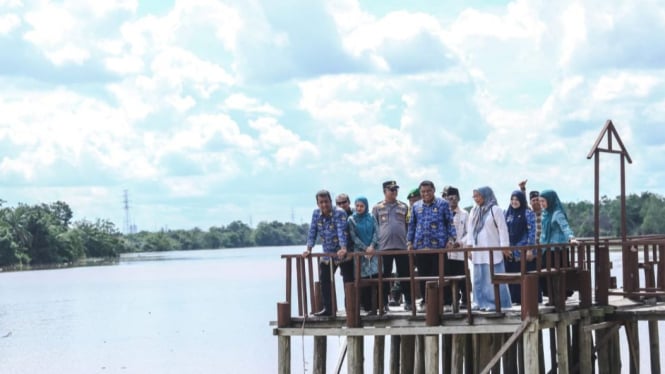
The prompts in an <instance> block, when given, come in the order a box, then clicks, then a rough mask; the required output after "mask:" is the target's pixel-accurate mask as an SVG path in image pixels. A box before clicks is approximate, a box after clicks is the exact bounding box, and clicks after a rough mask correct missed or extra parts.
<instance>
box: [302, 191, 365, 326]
mask: <svg viewBox="0 0 665 374" xmlns="http://www.w3.org/2000/svg"><path fill="white" fill-rule="evenodd" d="M316 205H317V206H318V208H317V209H314V211H313V212H312V221H311V223H310V225H309V233H308V235H307V249H306V250H305V252H304V253H303V257H307V256H309V255H310V253H312V248H313V247H314V245H315V244H316V239H317V237H318V236H320V237H321V246H322V247H323V252H324V253H329V254H330V255H331V257H324V259H323V261H320V262H319V282H321V294H322V298H323V309H321V310H320V311H318V312H316V313H314V315H316V316H331V315H332V313H333V309H332V294H331V284H332V277H333V276H334V274H335V270H336V268H337V264H336V263H335V260H342V259H344V258H345V257H346V243H347V234H346V225H347V223H346V218H347V217H346V212H344V210H342V209H340V208H333V206H332V199H331V198H330V192H328V191H326V190H321V191H319V192H317V193H316ZM349 262H351V263H353V262H352V261H349Z"/></svg>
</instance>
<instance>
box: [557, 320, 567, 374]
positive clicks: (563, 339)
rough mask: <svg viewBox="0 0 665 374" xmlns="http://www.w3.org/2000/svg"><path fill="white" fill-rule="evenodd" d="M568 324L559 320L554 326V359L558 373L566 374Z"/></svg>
mask: <svg viewBox="0 0 665 374" xmlns="http://www.w3.org/2000/svg"><path fill="white" fill-rule="evenodd" d="M568 360H569V357H568V325H567V324H566V323H565V322H559V323H557V326H556V361H557V369H558V370H559V371H558V372H559V373H560V374H568V372H569V370H568V369H569V365H568V363H569V362H568Z"/></svg>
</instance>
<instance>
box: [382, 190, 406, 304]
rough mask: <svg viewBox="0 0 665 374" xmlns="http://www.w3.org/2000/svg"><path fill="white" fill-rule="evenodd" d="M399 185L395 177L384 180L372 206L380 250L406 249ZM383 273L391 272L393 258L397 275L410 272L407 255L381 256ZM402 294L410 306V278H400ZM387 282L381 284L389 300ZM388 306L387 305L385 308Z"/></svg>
mask: <svg viewBox="0 0 665 374" xmlns="http://www.w3.org/2000/svg"><path fill="white" fill-rule="evenodd" d="M398 192H399V186H398V185H397V182H396V181H394V180H389V181H386V182H383V196H384V199H383V201H381V202H379V203H378V204H376V205H375V206H374V207H373V208H372V216H373V217H374V219H375V220H376V222H377V223H378V226H379V250H381V251H385V250H405V249H406V225H407V221H406V215H407V213H408V211H409V207H408V206H407V205H406V204H405V203H404V202H402V201H399V200H397V193H398ZM382 260H383V276H384V277H390V276H391V274H392V272H393V260H394V261H395V264H396V265H397V276H398V277H408V276H409V258H408V256H407V255H389V256H383V258H382ZM400 288H401V289H402V293H403V294H404V309H405V310H411V287H410V285H409V282H400ZM389 291H390V285H389V284H388V282H385V284H384V287H383V296H384V302H385V303H387V302H388V293H389ZM386 310H387V308H386Z"/></svg>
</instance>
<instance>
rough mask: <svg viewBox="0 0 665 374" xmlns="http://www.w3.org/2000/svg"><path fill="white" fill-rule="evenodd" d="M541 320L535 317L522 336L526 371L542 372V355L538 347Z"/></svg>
mask: <svg viewBox="0 0 665 374" xmlns="http://www.w3.org/2000/svg"><path fill="white" fill-rule="evenodd" d="M538 324H539V322H538V320H537V319H534V320H533V322H531V326H529V328H528V329H527V331H525V332H524V335H523V336H522V346H524V372H525V373H539V372H540V363H539V361H540V355H539V352H538V351H539V348H538V338H539V336H538V335H539V332H540V328H539V326H538Z"/></svg>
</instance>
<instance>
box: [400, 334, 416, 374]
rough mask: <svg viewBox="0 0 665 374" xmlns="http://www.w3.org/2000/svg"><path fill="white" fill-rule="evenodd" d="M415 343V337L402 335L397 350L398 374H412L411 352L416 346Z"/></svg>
mask: <svg viewBox="0 0 665 374" xmlns="http://www.w3.org/2000/svg"><path fill="white" fill-rule="evenodd" d="M415 343H416V337H415V335H402V339H401V344H400V350H399V352H400V355H399V363H400V365H399V372H400V374H413V369H414V366H413V364H414V362H413V352H414V348H415V345H416V344H415Z"/></svg>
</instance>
